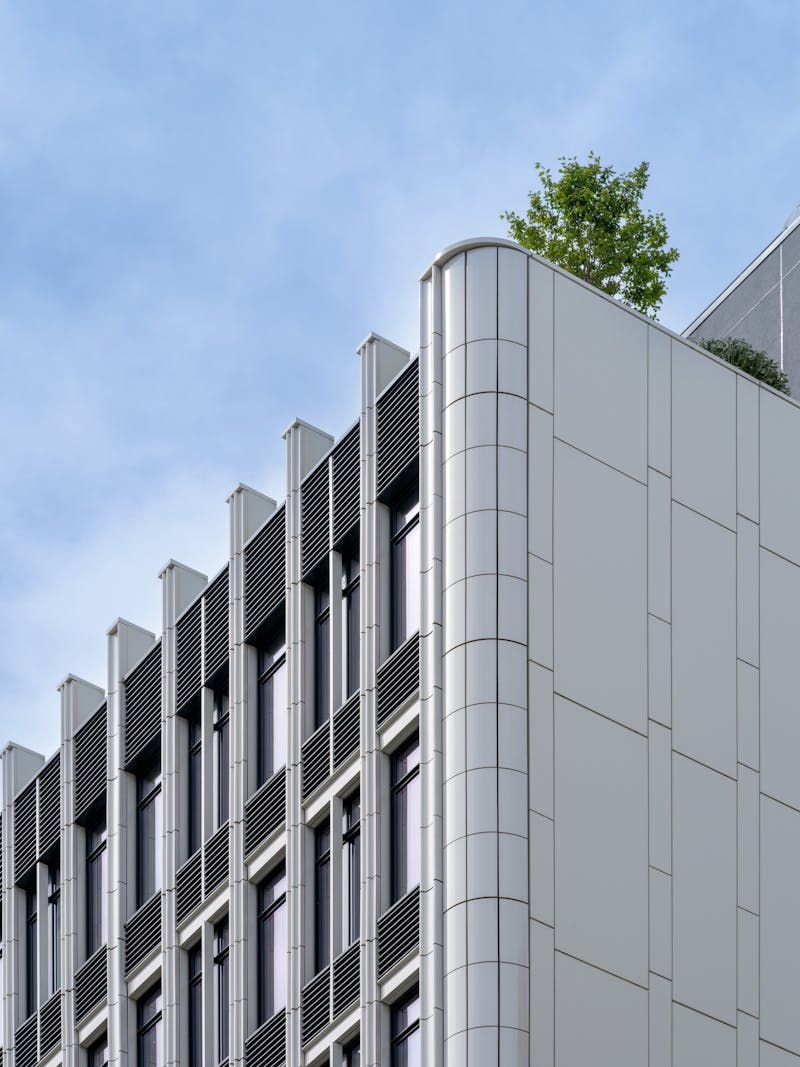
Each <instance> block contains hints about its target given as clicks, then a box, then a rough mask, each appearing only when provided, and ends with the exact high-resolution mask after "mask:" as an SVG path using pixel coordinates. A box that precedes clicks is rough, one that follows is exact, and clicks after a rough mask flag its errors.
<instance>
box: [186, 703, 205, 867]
mask: <svg viewBox="0 0 800 1067" xmlns="http://www.w3.org/2000/svg"><path fill="white" fill-rule="evenodd" d="M187 725H188V732H189V775H188V779H189V780H188V783H187V787H188V794H189V797H188V807H189V813H188V814H189V819H188V823H189V825H188V835H187V855H188V856H193V855H194V854H195V852H197V850H198V849H199V848H200V846H201V845H202V843H203V723H202V719H201V715H200V708H195V710H194V711H193V713H192V714H191V716H190V717H189V719H188V722H187Z"/></svg>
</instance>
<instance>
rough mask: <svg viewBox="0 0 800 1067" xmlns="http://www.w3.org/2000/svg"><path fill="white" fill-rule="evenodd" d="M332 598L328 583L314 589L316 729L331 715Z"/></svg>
mask: <svg viewBox="0 0 800 1067" xmlns="http://www.w3.org/2000/svg"><path fill="white" fill-rule="evenodd" d="M330 635H331V597H330V589H329V588H328V585H327V583H325V584H321V585H319V586H316V587H315V588H314V729H315V730H317V729H319V727H320V726H322V725H323V723H326V722H327V721H328V719H329V718H330V714H331V647H330V646H331V641H330Z"/></svg>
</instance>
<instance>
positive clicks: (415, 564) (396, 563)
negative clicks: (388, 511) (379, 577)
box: [391, 490, 420, 650]
mask: <svg viewBox="0 0 800 1067" xmlns="http://www.w3.org/2000/svg"><path fill="white" fill-rule="evenodd" d="M419 567H420V533H419V495H418V493H417V491H416V490H415V492H414V494H413V495H411V496H409V497H407V498H405V499H404V500H401V501H400V502H399V504H398V505H396V506H395V507H394V508H393V509H392V567H391V580H392V598H391V600H392V649H393V650H394V649H396V648H399V647H400V645H402V644H403V642H404V641H406V640H407V639H408V638H409V637H411V635H412V634H414V633H416V632H417V631H418V630H419V618H420V573H419Z"/></svg>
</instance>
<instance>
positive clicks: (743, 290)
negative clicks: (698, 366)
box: [685, 208, 800, 395]
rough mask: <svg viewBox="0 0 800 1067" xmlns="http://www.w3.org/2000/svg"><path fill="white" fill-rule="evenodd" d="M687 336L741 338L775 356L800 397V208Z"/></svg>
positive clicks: (691, 327) (707, 309)
mask: <svg viewBox="0 0 800 1067" xmlns="http://www.w3.org/2000/svg"><path fill="white" fill-rule="evenodd" d="M685 334H686V336H687V337H689V338H691V339H692V340H694V341H701V340H703V339H704V338H713V337H743V338H744V339H745V340H746V341H749V342H750V344H752V345H753V346H754V347H755V348H758V349H761V350H762V351H763V352H766V353H767V355H768V356H771V357H772V359H774V360H775V362H776V363H777V364H778V366H779V367H781V369H782V370H783V371H784V372H785V373H786V375H787V376H788V378H789V387H790V389H791V391H792V393H794V394H795V395H800V208H798V209H797V210H796V211H794V212H793V213H792V215H791V216H790V217H789V218H788V220H787V222H786V225H785V226H784V228H783V230H782V231H781V232H780V233H779V234H778V236H777V237H776V238H775V239H774V240H773V241H771V242H770V243H769V244H768V245H767V247H766V248H765V249H764V250H763V252H761V253H760V254H759V255H758V256H756V258H755V259H754V260H753V261H752V263H750V264H749V266H747V267H745V269H744V270H743V271H742V272H741V274H739V275H737V277H736V278H734V280H733V281H732V282H731V284H730V285H729V286H728V287H727V288H726V289H724V290H723V291H722V292H721V293H720V295H719V296H718V297H717V298H716V299H715V300H713V301H712V302H711V303H710V304H709V305H708V307H707V308H706V309H705V311H703V312H701V313H700V315H698V316H697V318H696V319H695V320H694V322H692V323H691V325H690V326H687V328H686V330H685Z"/></svg>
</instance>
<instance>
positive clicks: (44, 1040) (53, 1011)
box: [39, 991, 61, 1058]
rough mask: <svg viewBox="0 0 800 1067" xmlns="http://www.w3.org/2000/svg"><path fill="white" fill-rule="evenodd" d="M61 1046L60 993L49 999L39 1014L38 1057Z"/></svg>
mask: <svg viewBox="0 0 800 1067" xmlns="http://www.w3.org/2000/svg"><path fill="white" fill-rule="evenodd" d="M60 1044H61V992H60V991H59V992H58V993H56V994H54V996H52V997H50V999H49V1000H48V1001H47V1003H46V1004H45V1005H44V1006H43V1007H42V1009H41V1011H40V1012H39V1057H40V1058H41V1057H43V1056H46V1055H47V1053H48V1052H50V1051H51V1050H52V1049H54V1048H55V1047H56V1045H60Z"/></svg>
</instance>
